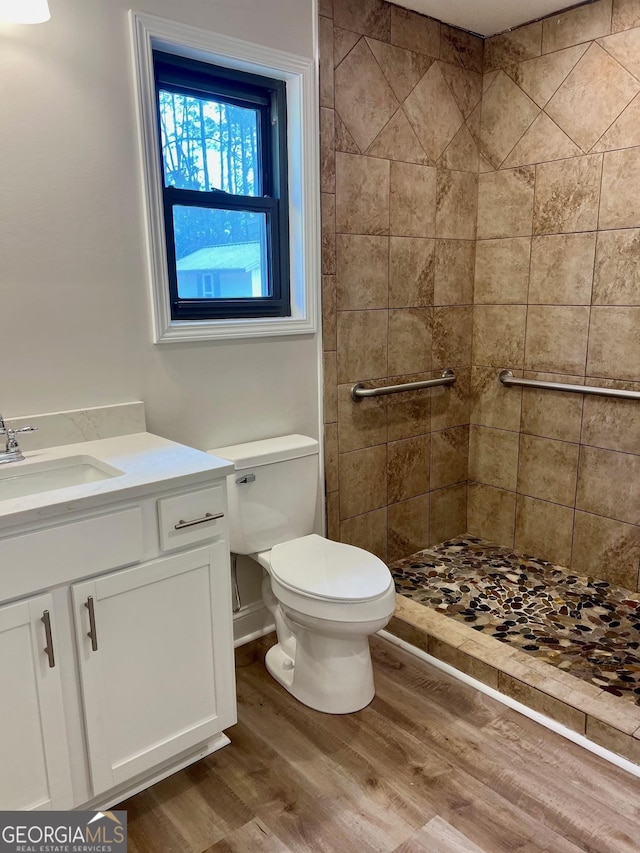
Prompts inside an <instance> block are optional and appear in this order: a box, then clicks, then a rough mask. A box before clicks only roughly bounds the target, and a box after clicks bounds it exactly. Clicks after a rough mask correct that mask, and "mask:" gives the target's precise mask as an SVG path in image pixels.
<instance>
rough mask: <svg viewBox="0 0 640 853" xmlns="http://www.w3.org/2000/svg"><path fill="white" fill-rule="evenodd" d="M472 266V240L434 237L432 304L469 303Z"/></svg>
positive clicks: (473, 260) (472, 274) (473, 265)
mask: <svg viewBox="0 0 640 853" xmlns="http://www.w3.org/2000/svg"><path fill="white" fill-rule="evenodd" d="M474 269H475V243H474V241H473V240H436V243H435V272H434V294H433V302H434V305H469V304H471V303H472V302H473V278H474Z"/></svg>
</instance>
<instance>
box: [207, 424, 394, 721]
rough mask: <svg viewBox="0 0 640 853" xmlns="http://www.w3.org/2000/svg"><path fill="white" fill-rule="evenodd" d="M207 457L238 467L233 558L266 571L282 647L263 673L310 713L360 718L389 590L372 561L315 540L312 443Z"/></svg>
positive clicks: (232, 487)
mask: <svg viewBox="0 0 640 853" xmlns="http://www.w3.org/2000/svg"><path fill="white" fill-rule="evenodd" d="M209 452H210V453H213V454H215V455H216V456H221V457H223V458H224V459H228V460H229V461H230V462H233V463H234V465H235V472H234V473H233V474H231V475H229V476H228V477H227V489H228V498H229V518H230V528H231V551H232V552H234V553H236V554H249V555H250V556H251V557H252V558H253V559H254V560H256V561H257V562H258V563H260V565H261V566H263V567H264V568H265V569H266V570H267V572H268V577H266V578H265V580H264V582H263V585H262V594H263V596H264V600H265V604H266V606H267V607H268V608H269V610H270V611H271V613H272V614H273V617H274V620H275V624H276V630H277V634H278V643H277V645H275V646H273V647H272V648H271V649H269V651H268V652H267V656H266V660H265V663H266V666H267V669H268V670H269V672H270V673H271V675H272V676H273V677H274V678H275V679H276V681H278V682H279V683H280V684H281V685H282V686H283V687H284V688H286V689H287V690H288V691H289V693H291V694H292V695H293V696H295V697H296V699H298V700H300V702H303V703H304V704H305V705H308V706H309V707H310V708H314V709H316V710H317V711H324V712H325V713H328V714H348V713H351V712H352V711H359V710H360V709H361V708H364V707H365V706H366V705H368V704H369V702H371V700H372V699H373V696H374V692H375V691H374V685H373V671H372V668H371V655H370V652H369V640H368V637H369V635H370V634H373V633H375V632H376V631H379V630H380V629H381V628H384V626H385V625H386V624H387V622H388V621H389V619H390V618H391V616H392V614H393V611H394V607H395V588H394V583H393V579H392V577H391V573H390V572H389V569H388V568H387V566H386V565H385V564H384V563H383V562H382V560H379V559H378V558H377V557H376V556H374V555H373V554H370V553H369V552H368V551H364V550H363V549H362V548H355V547H353V546H352V545H343V544H342V543H338V542H331V541H329V540H328V539H323V538H322V536H318V535H316V534H315V533H311V531H312V530H313V525H314V518H315V509H316V496H317V490H318V473H319V471H318V467H319V462H318V442H317V441H316V440H315V439H313V438H308V437H307V436H304V435H285V436H280V437H278V438H270V439H266V440H264V441H252V442H248V443H246V444H235V445H231V446H229V447H218V448H217V449H215V450H211V451H209Z"/></svg>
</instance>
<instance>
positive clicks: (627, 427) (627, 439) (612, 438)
mask: <svg viewBox="0 0 640 853" xmlns="http://www.w3.org/2000/svg"><path fill="white" fill-rule="evenodd" d="M586 381H587V384H588V385H605V386H608V387H614V388H620V387H622V388H629V389H630V390H632V391H640V384H638V383H633V382H612V381H603V380H601V379H591V378H590V377H587V380H586ZM582 442H583V444H590V445H593V446H595V447H604V448H607V449H608V450H621V451H622V452H623V453H638V454H640V406H638V404H637V402H636V401H634V400H616V399H614V398H607V397H591V396H589V397H585V399H584V414H583V418H582Z"/></svg>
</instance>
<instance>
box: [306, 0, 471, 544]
mask: <svg viewBox="0 0 640 853" xmlns="http://www.w3.org/2000/svg"><path fill="white" fill-rule="evenodd" d="M320 15H321V16H320V27H319V29H320V52H321V84H320V88H321V95H320V97H321V153H322V192H323V196H322V214H323V270H322V271H323V304H324V332H323V335H324V349H325V353H324V370H325V383H326V400H325V421H326V427H325V441H326V445H325V446H326V456H327V464H326V482H327V508H328V528H329V529H328V532H329V536H330V537H332V538H335V539H340V540H342V541H345V542H350V543H352V544H356V545H361V546H363V547H366V548H368V549H369V550H372V551H374V552H375V553H376V554H378V555H379V556H380V557H382V558H383V559H389V560H393V559H396V558H398V557H401V556H403V555H406V554H408V553H411V552H413V551H416V550H418V549H419V548H422V547H425V546H426V545H428V544H429V543H431V542H438V541H442V539H443V538H446V537H448V536H451V535H454V534H455V533H459V532H460V531H461V530H462V529H464V527H465V526H466V500H467V485H466V482H467V465H468V442H469V382H470V368H471V340H472V311H473V307H472V303H473V270H474V252H475V237H476V215H477V209H476V205H477V180H478V150H477V146H476V145H475V143H474V141H473V138H472V132H477V127H478V126H479V120H480V113H479V103H480V98H481V83H482V75H481V72H482V41H481V40H480V39H479V38H476V37H473V36H470V35H468V34H467V33H463V32H461V31H459V30H455V29H452V28H450V27H446V26H444V25H442V26H441V25H440V24H439V23H438V22H437V21H434V20H432V19H429V18H425V17H422V16H419V15H415V14H413V13H410V12H407V11H405V10H403V9H400V8H398V7H396V6H392V5H390V4H388V3H385V2H382V0H333V3H331V2H327V0H324V2H321V3H320ZM445 368H454V369H455V370H456V373H457V376H458V381H457V383H456V385H455V387H454V388H453V389H452V390H451V391H448V390H445V389H439V391H437V392H435V393H431V394H430V393H425V392H424V391H423V392H414V393H413V394H403V395H398V396H394V397H393V398H386V397H380V398H375V399H370V400H365V401H363V402H360V403H354V402H353V401H352V400H351V397H350V393H349V391H350V387H351V385H352V384H353V383H355V382H364V383H366V384H367V385H368V386H372V385H376V384H379V385H385V384H389V383H392V382H409V381H415V380H419V379H424V378H431V377H432V376H437V375H439V374H440V373H441V371H442V370H443V369H445Z"/></svg>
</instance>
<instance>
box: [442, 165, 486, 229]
mask: <svg viewBox="0 0 640 853" xmlns="http://www.w3.org/2000/svg"><path fill="white" fill-rule="evenodd" d="M477 198H478V176H477V175H472V174H470V173H469V172H452V171H448V170H445V169H438V180H437V191H436V237H443V238H448V239H452V240H475V238H476V220H477V217H478V206H477Z"/></svg>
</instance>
